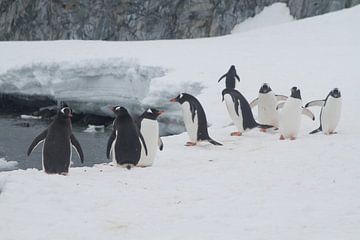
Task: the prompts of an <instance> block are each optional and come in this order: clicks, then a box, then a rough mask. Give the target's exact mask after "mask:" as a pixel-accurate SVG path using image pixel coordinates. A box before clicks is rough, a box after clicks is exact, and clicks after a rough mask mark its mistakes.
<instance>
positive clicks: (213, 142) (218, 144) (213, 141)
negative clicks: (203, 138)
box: [207, 138, 222, 146]
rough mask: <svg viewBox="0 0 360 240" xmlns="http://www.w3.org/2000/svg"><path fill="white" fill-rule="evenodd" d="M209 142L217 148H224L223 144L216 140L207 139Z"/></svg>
mask: <svg viewBox="0 0 360 240" xmlns="http://www.w3.org/2000/svg"><path fill="white" fill-rule="evenodd" d="M207 140H208V141H209V143H211V144H213V145H216V146H222V144H221V143H219V142H217V141H215V140H214V139H211V138H209V139H207Z"/></svg>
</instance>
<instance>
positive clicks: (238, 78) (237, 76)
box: [235, 74, 240, 82]
mask: <svg viewBox="0 0 360 240" xmlns="http://www.w3.org/2000/svg"><path fill="white" fill-rule="evenodd" d="M235 77H236V78H237V80H238V82H240V77H239V75H237V74H235Z"/></svg>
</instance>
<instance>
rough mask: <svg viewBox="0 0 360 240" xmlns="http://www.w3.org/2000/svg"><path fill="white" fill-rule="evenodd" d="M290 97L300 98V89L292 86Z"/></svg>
mask: <svg viewBox="0 0 360 240" xmlns="http://www.w3.org/2000/svg"><path fill="white" fill-rule="evenodd" d="M290 97H292V98H297V99H300V100H301V94H300V89H298V88H297V87H292V88H291V95H290Z"/></svg>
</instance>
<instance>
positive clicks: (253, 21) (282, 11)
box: [231, 3, 294, 33]
mask: <svg viewBox="0 0 360 240" xmlns="http://www.w3.org/2000/svg"><path fill="white" fill-rule="evenodd" d="M291 21H294V17H293V16H291V14H290V10H289V8H288V7H287V6H286V4H285V3H274V4H272V5H270V6H268V7H265V8H264V9H263V10H262V11H261V12H259V13H258V14H256V15H255V16H254V17H252V18H247V19H246V20H245V21H243V22H241V23H239V24H237V25H236V26H235V27H234V29H233V30H232V31H231V33H240V32H246V31H251V30H255V29H259V28H266V27H270V26H273V25H278V24H283V23H288V22H291Z"/></svg>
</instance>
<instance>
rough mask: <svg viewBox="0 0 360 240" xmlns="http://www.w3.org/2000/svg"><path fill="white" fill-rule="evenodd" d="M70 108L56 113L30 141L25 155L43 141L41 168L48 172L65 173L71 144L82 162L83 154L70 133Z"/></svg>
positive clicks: (68, 164)
mask: <svg viewBox="0 0 360 240" xmlns="http://www.w3.org/2000/svg"><path fill="white" fill-rule="evenodd" d="M71 117H72V112H71V109H70V108H68V107H64V108H62V109H61V110H60V111H59V112H58V113H57V115H56V117H55V119H54V121H53V122H52V123H51V124H50V125H49V127H48V128H47V129H46V130H45V131H43V132H42V133H41V134H40V135H39V136H37V137H36V138H35V139H34V141H33V142H32V143H31V145H30V147H29V149H28V151H27V155H28V156H29V155H30V154H31V152H32V151H33V150H34V149H35V148H36V147H37V146H38V144H39V143H41V142H44V145H43V150H42V164H43V169H44V171H45V172H46V173H49V174H63V175H67V174H68V172H69V166H70V160H71V149H72V148H71V146H73V147H75V149H76V151H77V153H78V155H79V158H80V160H81V163H83V162H84V154H83V151H82V149H81V146H80V144H79V142H78V140H77V139H76V138H75V136H74V135H73V134H72V127H71V120H70V118H71Z"/></svg>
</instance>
